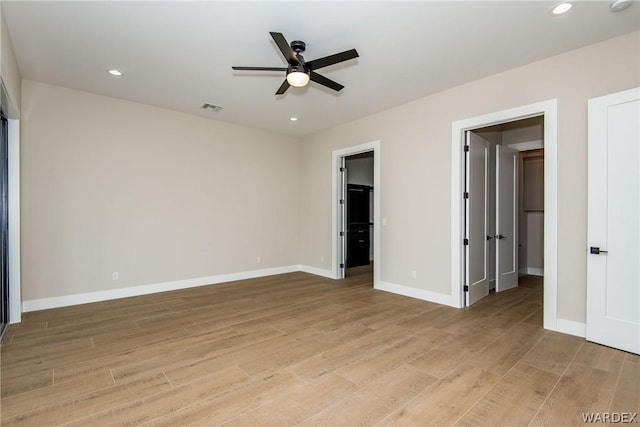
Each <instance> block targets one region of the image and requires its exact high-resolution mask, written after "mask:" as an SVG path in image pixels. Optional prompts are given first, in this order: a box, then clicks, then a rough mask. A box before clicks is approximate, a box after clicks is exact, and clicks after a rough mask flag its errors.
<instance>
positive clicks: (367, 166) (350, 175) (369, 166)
mask: <svg viewBox="0 0 640 427" xmlns="http://www.w3.org/2000/svg"><path fill="white" fill-rule="evenodd" d="M346 166H347V183H348V184H358V185H370V186H372V187H373V156H371V157H362V158H355V159H349V158H347V160H346Z"/></svg>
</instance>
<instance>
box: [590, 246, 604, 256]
mask: <svg viewBox="0 0 640 427" xmlns="http://www.w3.org/2000/svg"><path fill="white" fill-rule="evenodd" d="M589 253H591V254H593V255H600V254H608V253H609V251H603V250H602V249H600V248H599V247H597V246H591V248H589Z"/></svg>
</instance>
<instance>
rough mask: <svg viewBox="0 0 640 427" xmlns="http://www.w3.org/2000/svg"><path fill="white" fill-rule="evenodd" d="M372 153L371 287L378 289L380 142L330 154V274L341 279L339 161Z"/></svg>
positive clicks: (366, 143)
mask: <svg viewBox="0 0 640 427" xmlns="http://www.w3.org/2000/svg"><path fill="white" fill-rule="evenodd" d="M368 151H373V287H374V289H379V284H380V261H381V259H380V218H381V217H380V194H381V189H380V162H381V154H380V140H377V141H372V142H365V143H364V144H359V145H354V146H351V147H346V148H341V149H339V150H334V151H333V152H332V154H331V163H332V164H331V181H332V191H331V210H332V214H331V272H332V275H333V278H334V279H341V275H340V266H339V265H338V257H339V254H340V251H339V245H340V239H339V238H338V233H339V232H340V230H339V224H340V223H339V215H340V210H339V198H340V182H339V179H338V175H339V174H340V170H339V169H340V159H342V158H343V157H348V156H353V155H354V154H360V153H366V152H368Z"/></svg>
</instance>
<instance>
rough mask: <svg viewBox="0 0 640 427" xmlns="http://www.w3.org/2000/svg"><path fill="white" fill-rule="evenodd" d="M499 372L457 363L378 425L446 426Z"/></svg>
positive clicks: (477, 398) (467, 407)
mask: <svg viewBox="0 0 640 427" xmlns="http://www.w3.org/2000/svg"><path fill="white" fill-rule="evenodd" d="M499 380H500V376H498V375H495V374H492V373H490V372H486V371H483V370H482V369H479V368H476V367H473V366H471V365H461V366H459V367H458V368H456V369H455V370H454V371H453V372H451V373H450V374H449V375H447V376H446V377H445V378H443V379H441V380H439V381H438V382H437V383H435V384H434V385H433V386H431V387H429V388H427V389H426V390H424V391H422V392H421V393H420V394H418V395H417V396H416V397H415V399H413V400H411V402H409V403H407V404H406V405H404V406H402V407H401V408H399V409H397V410H395V411H394V412H393V413H392V414H391V415H390V416H389V417H387V418H385V419H384V420H383V421H382V422H381V423H380V426H417V425H420V426H445V425H447V426H449V425H452V424H453V423H455V422H456V421H457V420H458V419H459V418H460V417H461V416H462V415H464V413H465V412H466V411H467V410H469V408H471V407H472V406H473V405H475V404H476V402H478V400H480V398H482V396H484V395H485V394H486V393H487V392H488V391H489V390H490V389H491V388H492V387H493V386H494V385H495V384H496V383H497V382H498V381H499Z"/></svg>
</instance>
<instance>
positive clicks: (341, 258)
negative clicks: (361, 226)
mask: <svg viewBox="0 0 640 427" xmlns="http://www.w3.org/2000/svg"><path fill="white" fill-rule="evenodd" d="M339 160H340V167H339V168H338V185H339V186H340V188H339V190H338V191H339V193H340V195H339V203H338V210H339V211H338V242H339V244H338V278H339V279H344V278H345V273H346V267H347V159H346V157H344V156H343V157H340V159H339Z"/></svg>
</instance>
